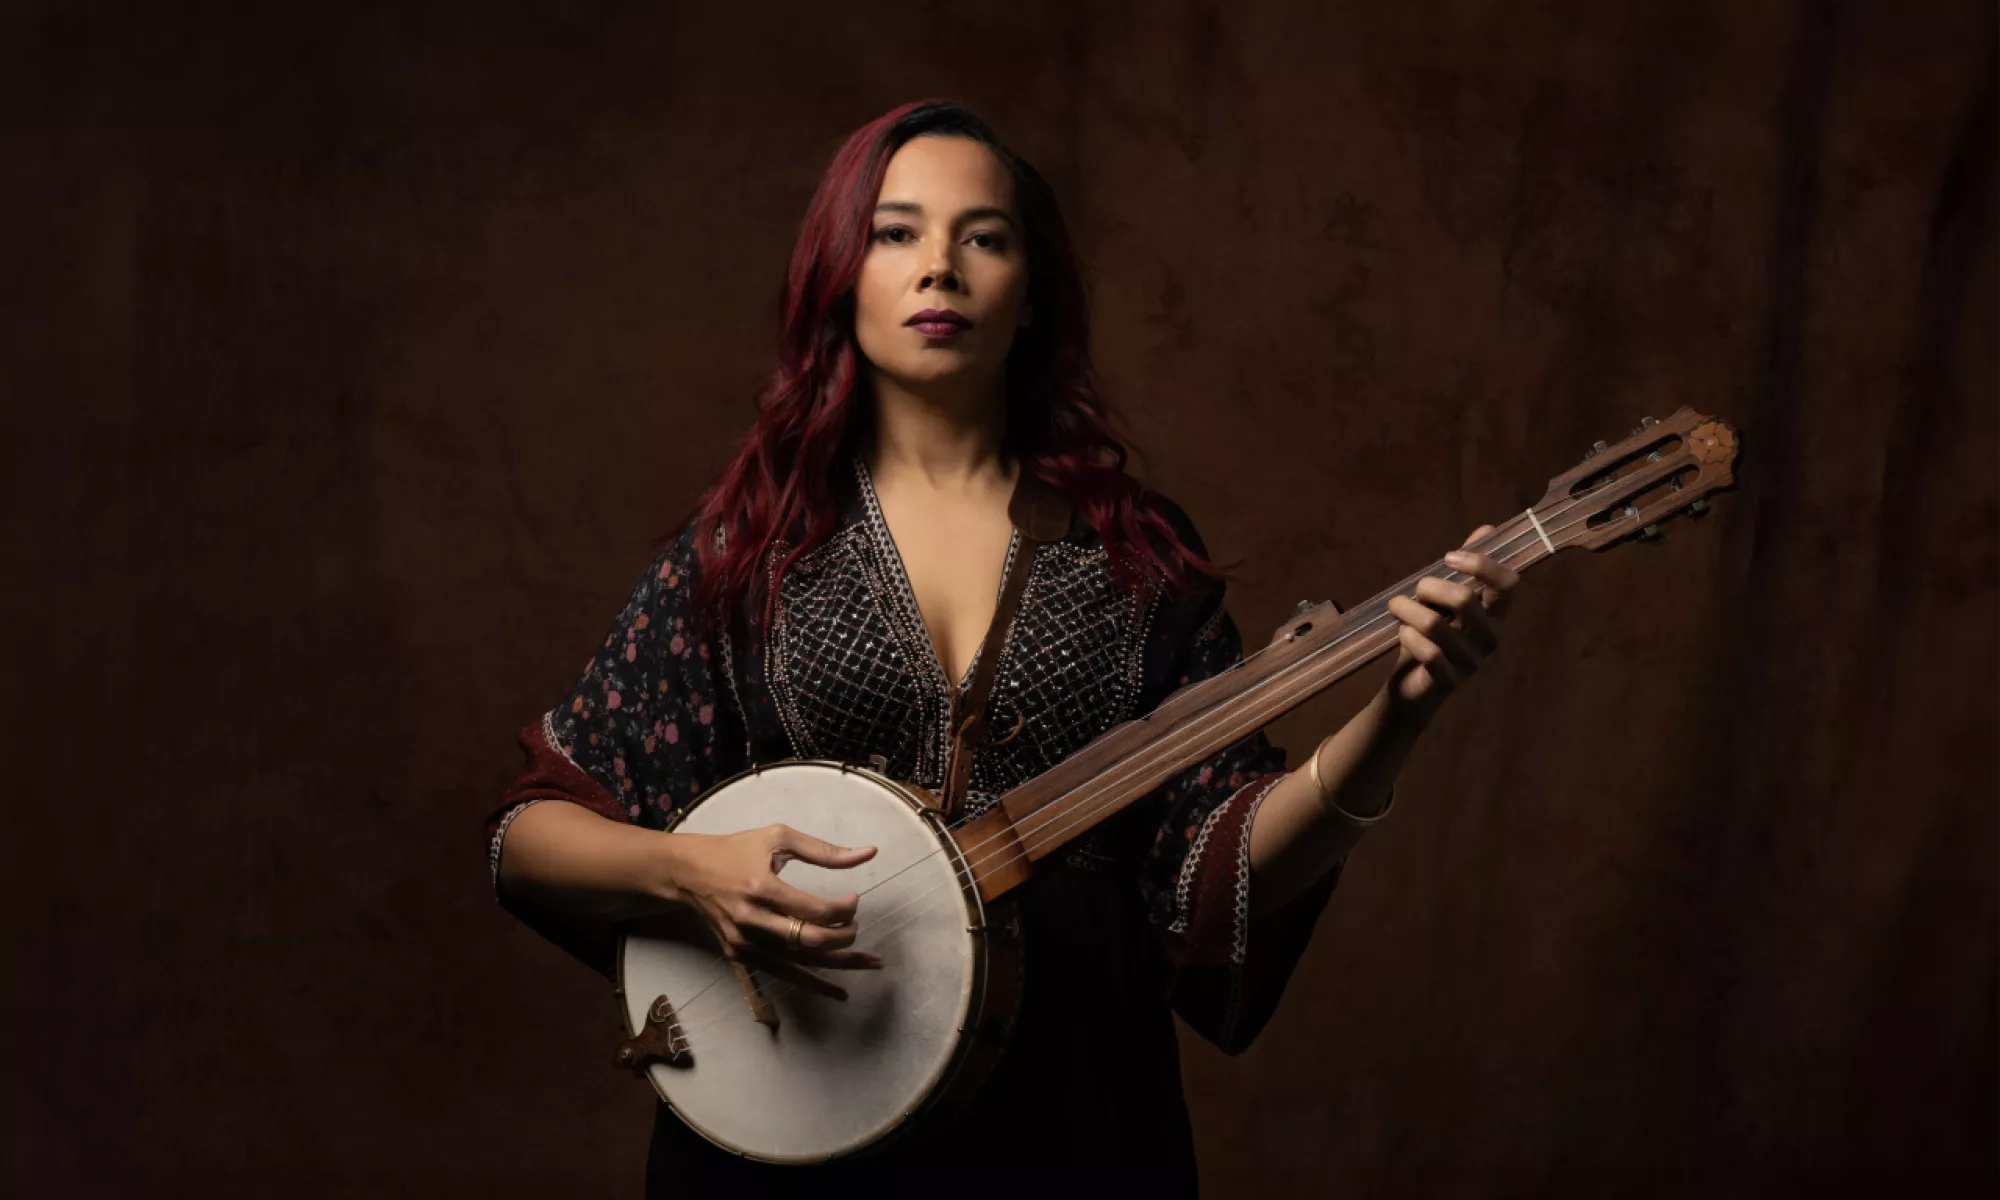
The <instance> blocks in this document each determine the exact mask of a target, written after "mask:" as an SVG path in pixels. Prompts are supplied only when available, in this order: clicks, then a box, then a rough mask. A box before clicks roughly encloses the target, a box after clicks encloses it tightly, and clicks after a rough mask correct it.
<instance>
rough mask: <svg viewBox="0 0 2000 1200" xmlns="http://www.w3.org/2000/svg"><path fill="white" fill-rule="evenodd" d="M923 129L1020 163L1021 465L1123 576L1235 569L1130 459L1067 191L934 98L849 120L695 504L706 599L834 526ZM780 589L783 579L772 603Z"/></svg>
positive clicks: (1208, 574)
mask: <svg viewBox="0 0 2000 1200" xmlns="http://www.w3.org/2000/svg"><path fill="white" fill-rule="evenodd" d="M923 136H949V137H965V138H971V139H973V140H975V141H977V142H980V143H982V144H983V145H985V146H986V147H987V148H988V149H990V150H991V151H992V152H993V153H994V154H995V155H996V156H997V157H998V158H999V159H1000V161H1001V162H1002V163H1003V164H1005V166H1006V167H1007V170H1008V173H1009V174H1010V175H1011V176H1012V178H1013V183H1014V202H1015V207H1016V208H1017V210H1018V211H1019V214H1020V216H1021V219H1022V224H1023V235H1024V242H1025V245H1026V250H1027V257H1028V296H1027V300H1028V303H1029V304H1032V305H1033V306H1034V312H1035V319H1034V321H1033V322H1031V323H1030V324H1029V326H1028V327H1027V328H1025V329H1021V330H1018V331H1017V332H1016V333H1015V335H1014V341H1013V344H1012V346H1011V347H1010V349H1009V350H1008V355H1007V364H1006V371H1007V380H1006V397H1007V399H1006V403H1007V440H1008V443H1009V447H1008V448H1009V449H1010V450H1011V451H1012V452H1013V454H1014V456H1015V457H1016V458H1017V459H1018V460H1019V462H1020V463H1021V469H1022V470H1024V471H1031V472H1033V473H1034V475H1035V476H1037V477H1038V478H1040V479H1041V480H1042V481H1043V482H1045V483H1047V484H1049V485H1051V486H1053V487H1055V488H1056V489H1058V490H1059V491H1061V492H1062V493H1063V494H1064V495H1066V496H1067V497H1069V499H1070V502H1071V503H1072V504H1074V505H1075V506H1076V507H1077V510H1078V511H1079V512H1080V513H1081V514H1082V516H1083V518H1084V519H1085V520H1086V521H1087V522H1089V524H1090V526H1091V527H1092V528H1093V529H1095V530H1096V531H1097V534H1098V536H1099V538H1100V539H1102V541H1103V544H1104V546H1105V549H1106V551H1107V553H1108V557H1109V563H1110V566H1111V570H1112V577H1113V579H1114V581H1116V583H1117V584H1118V586H1121V587H1124V588H1128V589H1129V588H1132V587H1135V586H1138V585H1139V584H1140V583H1141V582H1142V577H1143V576H1144V575H1145V574H1146V573H1145V572H1143V571H1141V570H1140V569H1139V568H1140V564H1150V566H1151V567H1153V568H1154V569H1155V571H1156V572H1157V576H1158V577H1160V578H1163V579H1164V580H1165V581H1166V583H1167V585H1168V586H1169V587H1171V588H1176V589H1179V588H1186V587H1191V586H1194V585H1195V584H1196V583H1197V581H1198V580H1199V579H1215V578H1219V577H1221V576H1222V571H1221V570H1220V569H1218V568H1217V567H1216V566H1215V564H1213V563H1211V562H1209V561H1208V560H1207V559H1205V558H1203V557H1202V556H1201V555H1199V554H1197V553H1195V552H1194V551H1193V550H1192V549H1191V548H1190V547H1189V546H1188V545H1187V544H1186V543H1185V542H1184V541H1183V540H1182V539H1181V537H1180V536H1179V534H1178V533H1177V532H1176V531H1175V529H1174V528H1173V525H1172V523H1171V522H1170V521H1169V520H1168V519H1167V517H1166V516H1165V515H1163V512H1162V511H1161V510H1160V509H1159V507H1158V506H1157V505H1156V504H1155V500H1156V499H1157V494H1156V493H1154V492H1152V491H1151V490H1150V489H1148V488H1146V487H1145V486H1144V485H1142V484H1141V483H1139V481H1138V480H1136V479H1134V478H1133V477H1132V476H1130V475H1128V474H1126V473H1125V463H1126V459H1127V450H1126V446H1125V444H1124V442H1122V441H1121V440H1120V439H1119V438H1118V437H1117V436H1116V435H1114V433H1113V432H1112V429H1111V420H1112V417H1111V412H1110V410H1109V408H1108V406H1107V405H1106V404H1105V402H1104V398H1103V397H1102V396H1101V395H1100V394H1099V392H1098V389H1097V380H1096V374H1095V371H1094V370H1093V368H1092V366H1091V360H1090V315H1089V311H1088V309H1087V306H1086V302H1085V298H1084V291H1083V280H1082V277H1081V275H1080V273H1079V272H1078V270H1077V264H1076V258H1075V255H1074V253H1073V252H1072V251H1071V248H1070V241H1069V232H1068V229H1067V228H1066V226H1065V225H1064V222H1063V219H1062V212H1061V210H1060V209H1059V208H1058V207H1057V204H1056V198H1055V193H1054V191H1053V190H1052V189H1051V188H1050V187H1049V185H1048V184H1047V182H1045V181H1044V180H1043V179H1042V176H1041V174H1040V173H1039V172H1037V171H1036V170H1035V168H1034V167H1033V166H1031V165H1029V164H1028V163H1027V162H1026V161H1025V160H1023V159H1022V158H1020V157H1019V156H1018V155H1016V154H1014V153H1013V151H1011V150H1010V149H1008V148H1007V146H1006V145H1005V144H1004V143H1002V142H1001V141H1000V139H999V137H998V136H997V135H995V134H994V132H993V130H992V129H991V128H989V127H988V126H987V125H986V123H985V122H984V121H982V120H980V119H979V118H978V117H977V116H975V115H974V114H973V113H971V112H970V111H968V110H967V109H965V108H964V107H962V106H960V105H957V104H953V103H950V102H948V101H939V100H928V101H919V102H916V103H911V104H905V105H903V106H901V107H899V108H896V109H892V110H891V111H889V112H887V113H885V114H883V115H882V116H880V117H877V118H876V119H875V120H873V121H870V122H869V123H868V124H866V125H863V126H862V127H861V128H860V129H857V130H856V131H855V132H854V133H853V134H852V135H850V136H849V137H848V139H847V141H846V142H845V143H844V144H843V145H842V146H841V147H840V150H839V152H838V153H836V154H835V155H834V156H833V161H832V163H830V164H829V165H828V166H827V169H826V173H825V174H824V175H823V176H822V177H821V178H820V182H819V187H818V189H817V190H815V191H814V193H813V198H812V203H811V204H810V205H808V206H807V209H806V215H805V220H804V221H803V222H802V223H801V225H800V228H799V237H798V241H797V243H796V244H795V245H794V246H793V247H792V259H791V265H790V268H789V269H788V270H787V271H786V273H785V284H784V290H783V292H782V294H781V296H780V324H779V342H778V366H777V369H776V370H775V371H774V372H773V373H772V375H771V378H770V380H769V382H768V383H766V384H765V386H764V390H763V394H762V395H761V396H760V397H759V399H758V406H757V420H756V423H755V424H754V425H752V426H751V428H750V432H749V434H748V435H747V436H745V438H744V439H743V445H742V448H741V450H739V451H738V453H737V455H736V457H735V459H734V461H732V462H731V463H730V464H729V466H728V467H727V468H725V469H724V470H723V472H722V473H721V475H720V476H718V477H717V478H716V480H715V482H714V483H712V484H711V485H710V486H709V488H708V490H707V491H705V492H703V493H702V496H701V499H700V500H699V501H698V502H697V505H696V510H695V512H696V519H697V525H696V538H695V544H696V547H697V553H698V554H699V556H700V571H699V584H698V587H697V589H696V594H695V599H696V604H697V609H698V610H699V611H700V612H702V613H703V614H705V615H706V616H709V617H714V616H716V615H717V614H719V613H721V612H723V611H726V609H727V607H728V606H730V605H732V604H734V603H735V602H736V601H737V600H738V599H739V598H740V597H741V596H743V595H744V594H745V592H746V591H748V590H749V589H750V588H751V587H752V586H753V585H754V584H755V581H756V576H757V571H758V564H759V563H760V562H762V561H763V558H764V556H765V554H766V552H767V551H769V550H770V548H771V544H772V542H773V541H775V540H776V539H777V538H778V537H779V536H781V535H783V534H785V533H786V531H788V530H790V531H793V534H792V538H791V539H790V540H791V541H792V546H791V550H790V553H788V554H787V555H786V556H785V557H784V559H783V560H782V561H780V562H779V563H778V564H777V565H776V569H775V571H774V575H775V577H776V578H778V579H781V578H783V575H784V571H785V569H786V568H787V567H789V566H790V565H791V563H792V561H793V560H794V559H796V558H798V556H799V555H801V554H803V553H805V552H806V551H808V550H810V549H811V548H812V547H814V546H816V545H818V544H819V543H820V542H822V541H824V540H825V539H826V538H827V537H828V536H830V535H831V534H832V533H833V531H834V526H835V523H836V520H837V512H836V502H835V498H834V495H833V490H832V483H831V480H832V478H833V469H834V466H835V464H836V463H838V462H839V461H840V460H841V457H842V456H843V455H844V454H846V453H847V452H848V451H849V450H851V449H852V448H853V442H852V439H853V437H854V436H855V434H856V433H857V432H858V431H859V430H860V429H862V428H864V427H865V422H866V417H867V413H866V411H865V409H864V407H863V406H864V405H865V404H866V400H867V395H868V392H867V388H866V387H865V386H863V383H864V380H865V375H864V371H863V366H864V364H863V361H862V359H861V351H860V348H859V347H858V346H857V345H856V343H855V339H854V285H855V281H856V280H857V279H858V278H859V276H860V274H861V262H862V258H863V257H864V256H865V255H866V253H867V251H868V244H869V234H870V231H871V230H872V228H873V222H874V210H875V203H876V200H877V198H878V196H879V195H880V193H881V190H882V177H883V175H884V174H885V173H886V172H887V170H888V166H889V159H890V158H891V157H893V156H894V155H895V153H896V151H897V150H898V149H900V148H901V147H902V146H903V144H904V143H906V142H908V141H909V140H910V139H911V138H915V137H923ZM718 529H720V531H721V532H722V533H723V534H724V538H723V542H722V545H721V548H720V549H718V548H717V544H716V537H715V535H716V532H717V531H718ZM1147 531H1151V532H1152V533H1153V534H1155V535H1157V537H1158V542H1157V544H1156V543H1155V542H1154V541H1152V540H1150V539H1149V538H1148V537H1147V536H1146V533H1147ZM775 593H776V588H775V580H774V586H773V588H772V591H771V595H767V596H766V597H765V604H766V616H767V617H768V615H769V611H768V606H769V605H770V603H771V602H772V597H773V596H775Z"/></svg>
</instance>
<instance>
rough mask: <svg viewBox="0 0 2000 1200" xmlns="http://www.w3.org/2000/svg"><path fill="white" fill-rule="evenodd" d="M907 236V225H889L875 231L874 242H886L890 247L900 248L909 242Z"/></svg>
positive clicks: (908, 228)
mask: <svg viewBox="0 0 2000 1200" xmlns="http://www.w3.org/2000/svg"><path fill="white" fill-rule="evenodd" d="M909 234H910V227H909V226H908V225H891V226H888V227H887V228H885V229H878V230H876V231H875V240H876V241H878V242H887V243H889V244H890V245H892V246H900V245H902V244H904V242H906V241H908V240H909V237H908V235H909Z"/></svg>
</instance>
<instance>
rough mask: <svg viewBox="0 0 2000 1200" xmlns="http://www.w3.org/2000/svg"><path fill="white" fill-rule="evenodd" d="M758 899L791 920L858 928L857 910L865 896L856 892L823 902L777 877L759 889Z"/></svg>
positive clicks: (773, 877)
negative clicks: (855, 918) (855, 915)
mask: <svg viewBox="0 0 2000 1200" xmlns="http://www.w3.org/2000/svg"><path fill="white" fill-rule="evenodd" d="M756 899H758V900H759V901H762V902H763V904H764V906H765V907H767V908H769V909H771V910H772V911H773V912H777V913H781V914H783V915H784V916H787V917H804V918H805V919H806V920H808V921H811V922H812V923H813V924H814V925H826V926H843V925H844V926H847V927H849V928H850V929H851V928H852V927H853V925H854V910H855V909H857V908H859V907H860V906H861V897H860V896H859V895H858V894H856V893H854V892H849V893H848V894H847V895H845V896H842V897H841V898H840V899H838V900H823V899H821V898H820V897H818V896H815V895H813V894H812V893H811V892H806V891H800V890H799V889H798V888H795V887H793V886H792V885H791V884H789V883H786V882H785V881H784V880H782V879H779V878H778V877H777V876H775V875H773V876H772V877H771V879H770V881H769V882H768V883H766V884H764V885H763V886H761V887H759V888H758V889H757V895H756Z"/></svg>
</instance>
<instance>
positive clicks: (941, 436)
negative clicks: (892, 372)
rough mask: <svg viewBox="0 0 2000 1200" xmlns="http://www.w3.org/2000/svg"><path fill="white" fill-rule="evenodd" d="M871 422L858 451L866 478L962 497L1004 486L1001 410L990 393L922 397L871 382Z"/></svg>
mask: <svg viewBox="0 0 2000 1200" xmlns="http://www.w3.org/2000/svg"><path fill="white" fill-rule="evenodd" d="M872 391H873V404H874V413H873V415H874V420H873V422H872V423H871V428H870V430H869V434H868V436H867V437H866V438H865V439H864V441H863V445H862V447H861V450H862V457H863V460H864V461H865V462H866V463H867V464H868V474H869V476H870V477H871V478H873V479H875V480H876V481H877V482H878V483H879V482H881V481H882V480H883V479H884V478H889V479H903V480H908V481H910V482H913V483H914V482H921V483H922V484H923V485H924V486H925V487H927V488H929V489H933V490H937V491H946V492H957V493H963V492H967V491H974V490H985V489H989V488H994V487H999V486H1009V485H1011V483H1012V481H1013V476H1014V472H1015V469H1016V467H1015V464H1014V463H1013V462H1012V461H1010V459H1009V457H1008V455H1007V453H1006V442H1007V407H1006V403H1005V400H1004V395H1003V394H1002V393H1001V392H1000V389H999V388H998V387H995V388H994V389H992V394H990V395H985V396H974V395H968V394H965V393H958V394H956V395H953V394H924V393H919V392H916V391H913V390H911V389H909V388H907V387H904V386H903V385H901V384H898V383H896V382H894V381H891V380H885V379H880V378H877V379H875V380H874V381H872Z"/></svg>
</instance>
